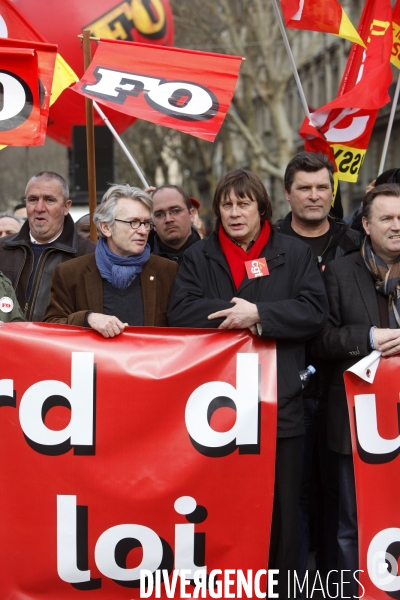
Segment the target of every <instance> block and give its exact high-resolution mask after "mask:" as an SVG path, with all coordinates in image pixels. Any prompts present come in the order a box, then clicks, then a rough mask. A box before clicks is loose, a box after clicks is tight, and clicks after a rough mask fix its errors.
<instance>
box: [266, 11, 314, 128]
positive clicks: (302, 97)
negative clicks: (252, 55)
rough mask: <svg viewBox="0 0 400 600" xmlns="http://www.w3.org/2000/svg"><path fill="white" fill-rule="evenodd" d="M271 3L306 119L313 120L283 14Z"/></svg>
mask: <svg viewBox="0 0 400 600" xmlns="http://www.w3.org/2000/svg"><path fill="white" fill-rule="evenodd" d="M271 2H272V6H273V7H274V11H275V15H276V18H277V20H278V25H279V29H280V30H281V34H282V38H283V43H284V44H285V48H286V52H287V53H288V57H289V62H290V64H291V67H292V71H293V75H294V79H295V81H296V85H297V89H298V91H299V95H300V100H301V103H302V105H303V109H304V112H305V114H306V117H307V118H308V119H310V120H311V114H310V111H309V110H308V104H307V100H306V97H305V94H304V90H303V86H302V85H301V81H300V77H299V73H298V71H297V67H296V63H295V60H294V57H293V53H292V50H291V48H290V44H289V40H288V37H287V34H286V29H285V26H284V24H283V21H282V17H281V13H280V12H279V8H278V5H277V3H276V0H271Z"/></svg>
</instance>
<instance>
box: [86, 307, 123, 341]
mask: <svg viewBox="0 0 400 600" xmlns="http://www.w3.org/2000/svg"><path fill="white" fill-rule="evenodd" d="M87 321H88V323H89V325H90V327H91V328H92V329H94V330H95V331H98V332H99V333H101V335H103V336H104V337H105V338H112V337H114V336H116V335H119V334H120V333H122V332H123V330H124V329H125V325H126V323H125V324H124V323H122V322H121V321H120V320H119V319H117V317H112V316H111V315H102V314H101V313H95V312H93V313H90V315H89V316H88V319H87Z"/></svg>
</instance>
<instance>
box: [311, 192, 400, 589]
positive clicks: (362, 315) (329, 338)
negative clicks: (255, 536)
mask: <svg viewBox="0 0 400 600" xmlns="http://www.w3.org/2000/svg"><path fill="white" fill-rule="evenodd" d="M362 223H363V227H364V230H365V232H366V234H367V235H366V237H365V240H364V242H363V245H362V248H361V252H358V253H354V254H352V255H350V256H346V257H344V258H341V259H339V260H336V261H333V262H331V263H330V264H329V265H328V266H327V268H326V272H325V275H324V277H325V282H326V287H327V291H328V297H329V305H330V316H329V319H328V323H327V324H326V326H325V328H324V330H323V331H322V333H321V334H320V335H318V336H317V337H316V338H315V340H314V342H313V351H314V352H315V353H316V354H317V355H318V356H321V357H322V358H324V359H326V360H329V361H330V363H331V365H332V371H333V374H332V382H331V386H330V389H329V395H328V421H327V424H328V427H327V442H328V447H329V448H330V449H331V450H332V451H333V452H335V453H336V455H337V457H338V462H339V483H340V485H339V496H340V511H339V534H338V542H339V569H340V570H342V572H343V571H344V570H348V572H350V573H349V575H348V576H347V581H350V584H349V588H350V589H344V590H343V596H342V597H344V598H345V597H347V598H348V597H359V596H360V594H359V593H358V586H357V583H356V581H355V579H354V578H353V572H354V571H356V570H357V569H358V531H357V510H356V495H355V483H354V470H353V458H352V446H351V439H350V424H349V414H348V408H347V402H346V392H345V386H344V381H343V373H344V371H346V370H347V369H348V368H350V367H351V366H352V365H354V364H355V363H356V362H358V361H359V360H360V359H361V358H363V357H364V356H367V355H368V354H369V353H370V352H371V351H372V350H373V349H376V350H379V351H381V352H382V356H391V355H394V354H399V353H400V317H399V314H400V305H399V295H398V288H399V281H400V186H399V185H398V184H384V185H380V186H378V187H376V188H373V189H372V190H371V191H370V192H368V193H367V194H366V196H365V198H364V201H363V217H362Z"/></svg>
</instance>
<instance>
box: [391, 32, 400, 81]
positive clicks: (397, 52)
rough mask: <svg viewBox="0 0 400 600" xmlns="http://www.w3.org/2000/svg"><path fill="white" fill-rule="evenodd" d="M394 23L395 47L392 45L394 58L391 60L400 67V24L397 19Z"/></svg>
mask: <svg viewBox="0 0 400 600" xmlns="http://www.w3.org/2000/svg"><path fill="white" fill-rule="evenodd" d="M392 25H393V47H392V58H391V59H390V62H391V63H392V65H394V66H395V67H397V68H398V69H400V25H399V24H398V23H396V22H395V21H393V22H392Z"/></svg>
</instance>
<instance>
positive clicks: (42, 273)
mask: <svg viewBox="0 0 400 600" xmlns="http://www.w3.org/2000/svg"><path fill="white" fill-rule="evenodd" d="M29 243H30V237H29V223H28V221H25V223H24V224H23V226H22V229H21V230H20V231H19V232H18V233H15V234H14V235H8V236H6V237H4V238H2V239H1V240H0V270H1V271H2V272H3V273H4V275H6V276H7V277H8V278H9V279H10V280H11V282H12V284H13V288H14V290H15V292H16V294H17V298H18V302H19V305H20V306H21V308H22V309H23V310H24V313H25V317H26V319H27V320H28V321H43V318H44V315H45V313H46V308H47V305H48V303H49V300H50V289H51V278H52V276H53V271H54V269H55V268H56V266H57V265H59V264H60V263H62V262H64V261H66V260H71V258H76V257H77V256H83V255H84V254H89V253H90V252H94V250H95V248H96V245H95V244H94V243H93V242H91V241H90V240H87V239H85V238H83V237H82V236H80V235H78V232H77V231H76V229H75V224H74V221H73V219H72V217H71V215H67V216H66V217H65V220H64V229H63V231H62V233H61V235H60V237H59V238H57V240H56V241H55V242H54V244H52V245H51V246H50V247H49V248H46V250H44V251H43V254H42V256H41V257H40V260H39V262H38V265H37V268H36V272H35V275H34V279H33V285H32V291H31V294H30V297H29V302H28V303H27V302H26V291H27V288H28V284H29V278H30V276H31V272H32V269H33V263H34V259H33V252H32V250H31V247H30V245H29Z"/></svg>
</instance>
